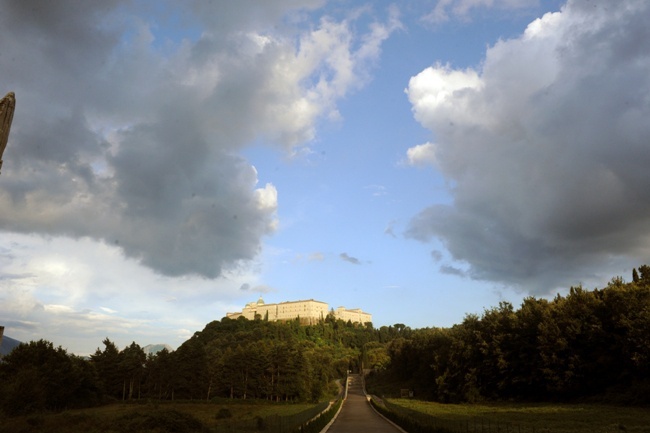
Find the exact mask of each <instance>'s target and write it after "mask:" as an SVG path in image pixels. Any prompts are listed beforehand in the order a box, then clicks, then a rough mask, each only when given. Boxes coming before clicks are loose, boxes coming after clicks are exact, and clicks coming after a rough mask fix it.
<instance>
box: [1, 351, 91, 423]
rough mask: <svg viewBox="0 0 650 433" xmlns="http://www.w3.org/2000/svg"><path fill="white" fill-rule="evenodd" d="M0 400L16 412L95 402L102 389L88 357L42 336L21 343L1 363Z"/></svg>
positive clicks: (3, 405) (7, 408)
mask: <svg viewBox="0 0 650 433" xmlns="http://www.w3.org/2000/svg"><path fill="white" fill-rule="evenodd" d="M0 383H1V384H2V389H1V392H0V400H1V401H2V408H3V410H4V411H5V412H7V413H9V414H12V415H17V414H24V413H29V412H33V411H39V410H62V409H64V408H66V407H79V406H84V405H87V404H88V402H89V401H90V402H96V401H98V400H99V399H100V398H101V392H100V391H99V388H98V387H97V386H96V382H95V378H94V375H93V372H92V368H90V367H89V364H88V363H87V361H84V360H82V359H81V358H77V357H72V356H69V355H68V354H67V352H66V351H65V350H64V349H63V348H61V347H60V346H59V347H57V348H55V347H54V345H53V344H52V343H51V342H49V341H45V340H39V341H31V342H29V343H21V344H20V345H19V346H18V347H16V348H15V349H14V350H13V351H12V352H11V353H10V354H9V355H7V356H6V357H4V358H3V362H2V364H0Z"/></svg>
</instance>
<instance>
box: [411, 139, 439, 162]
mask: <svg viewBox="0 0 650 433" xmlns="http://www.w3.org/2000/svg"><path fill="white" fill-rule="evenodd" d="M406 158H407V162H408V164H409V165H414V166H425V165H435V163H436V152H435V145H434V144H433V143H424V144H418V145H417V146H413V147H411V148H410V149H408V150H407V151H406Z"/></svg>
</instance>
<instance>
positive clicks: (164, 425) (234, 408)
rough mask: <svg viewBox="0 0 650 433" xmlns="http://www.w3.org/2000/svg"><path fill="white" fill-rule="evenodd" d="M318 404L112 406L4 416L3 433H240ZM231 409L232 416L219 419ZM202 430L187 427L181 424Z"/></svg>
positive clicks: (0, 427)
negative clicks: (243, 425) (259, 422)
mask: <svg viewBox="0 0 650 433" xmlns="http://www.w3.org/2000/svg"><path fill="white" fill-rule="evenodd" d="M314 406H315V405H314V404H307V403H304V404H283V403H267V402H250V403H245V402H241V401H235V402H230V401H228V400H225V401H223V402H210V403H194V402H184V403H168V402H166V403H148V404H146V403H145V404H111V405H107V406H102V407H96V408H90V409H79V410H69V411H65V412H61V413H45V414H36V415H29V416H22V417H15V418H3V417H0V433H23V432H24V433H28V432H29V433H39V432H43V433H45V432H47V433H118V432H119V433H123V432H125V431H128V432H129V433H137V432H147V433H149V432H152V433H153V432H156V433H162V432H165V431H177V432H179V433H182V432H195V431H196V432H200V431H205V432H216V431H219V432H220V431H230V432H238V431H240V430H237V429H234V427H232V426H233V425H237V424H239V425H241V423H246V422H247V421H249V424H250V425H251V426H254V427H255V426H256V421H257V418H258V417H261V418H266V417H269V416H290V415H295V414H298V413H300V412H302V411H305V410H308V409H311V408H313V407H314ZM224 409H227V410H228V411H229V412H230V414H231V415H232V416H231V417H228V418H224V417H221V418H220V417H218V416H217V414H218V413H219V411H220V410H224ZM193 424H196V425H197V426H200V427H194V428H187V429H186V427H184V426H182V427H181V425H187V426H191V425H193Z"/></svg>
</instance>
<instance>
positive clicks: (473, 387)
mask: <svg viewBox="0 0 650 433" xmlns="http://www.w3.org/2000/svg"><path fill="white" fill-rule="evenodd" d="M648 330H650V267H649V266H641V267H640V268H639V270H638V271H637V270H636V269H635V270H634V272H633V276H632V282H629V283H627V282H625V281H624V280H623V279H622V278H620V277H617V278H614V279H612V280H611V282H610V283H609V284H608V285H607V287H605V288H603V289H596V290H592V291H588V290H585V289H583V288H582V287H572V288H571V289H570V290H569V292H568V294H567V295H565V296H560V295H558V296H556V297H555V298H554V299H552V300H546V299H537V298H534V297H530V298H527V299H525V300H524V302H523V303H522V305H521V306H520V307H519V309H514V308H513V306H512V305H511V304H509V303H507V302H502V303H500V304H499V306H498V307H494V308H491V309H488V310H485V311H484V312H483V314H481V315H480V316H479V315H474V314H470V315H467V316H466V317H465V319H464V320H463V322H462V323H460V324H457V325H455V326H453V327H451V328H424V329H415V330H413V329H411V328H409V327H408V326H405V325H403V324H395V325H393V326H382V327H381V328H378V329H375V328H373V326H372V324H370V323H368V324H366V325H363V326H362V325H359V324H353V323H351V322H347V323H346V322H343V321H341V320H335V319H334V318H333V316H332V315H330V316H328V317H327V318H326V319H325V320H323V321H322V322H321V323H319V324H316V325H309V326H303V325H301V324H300V322H299V321H298V320H295V321H290V322H268V321H266V320H263V319H259V320H246V319H244V318H239V319H237V320H232V319H228V318H224V319H222V320H220V321H214V322H211V323H209V324H207V325H206V327H205V328H204V329H203V330H202V331H200V332H196V333H195V334H194V336H193V337H192V338H190V339H189V340H187V341H186V342H185V343H183V344H182V345H181V346H180V347H179V348H178V349H177V350H175V351H171V352H170V351H167V350H162V351H160V352H158V353H156V354H150V355H146V354H145V352H144V351H143V349H142V348H141V347H140V346H139V345H137V344H136V343H132V344H131V345H129V346H127V347H125V348H123V349H122V350H120V349H118V347H116V345H115V344H114V343H113V342H112V341H111V340H110V339H108V338H106V339H105V340H104V341H103V347H102V348H99V347H98V348H97V350H96V352H95V353H94V354H93V355H91V356H90V357H89V358H88V359H86V358H81V357H78V356H74V355H71V354H68V353H67V352H66V350H64V349H62V348H61V347H54V345H53V344H52V343H50V342H48V341H44V340H40V341H32V342H30V343H23V344H21V345H19V346H18V347H16V348H15V349H14V350H13V351H12V352H11V353H10V354H9V355H7V356H6V357H4V358H3V359H2V361H1V362H0V404H1V405H2V409H3V411H4V412H5V413H6V414H9V415H14V414H22V413H29V412H32V411H40V410H63V409H67V408H73V407H83V406H90V405H97V404H102V403H106V402H111V401H124V400H140V399H155V400H158V399H159V400H179V399H184V400H185V399H187V400H211V399H215V398H229V399H265V400H272V401H317V400H319V399H322V398H324V397H328V396H330V395H333V394H335V393H336V392H337V388H336V385H335V383H334V379H337V378H342V377H344V376H345V374H346V372H347V371H349V370H351V371H355V372H356V371H360V370H362V369H364V370H366V371H368V370H371V371H372V373H371V374H370V375H369V377H368V380H367V383H368V386H369V389H370V391H372V392H375V393H378V394H385V393H388V394H390V395H398V393H399V391H400V389H411V390H413V391H414V393H415V396H416V397H417V398H423V399H431V400H437V401H441V402H475V401H479V400H525V401H548V400H554V401H558V400H576V399H601V400H604V399H607V401H609V402H620V403H634V404H647V403H650V397H648V396H650V334H649V333H648Z"/></svg>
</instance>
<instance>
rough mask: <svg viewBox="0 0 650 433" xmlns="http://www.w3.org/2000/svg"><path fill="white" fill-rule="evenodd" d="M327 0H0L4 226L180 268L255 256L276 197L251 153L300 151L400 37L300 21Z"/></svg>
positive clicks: (214, 268) (209, 270)
mask: <svg viewBox="0 0 650 433" xmlns="http://www.w3.org/2000/svg"><path fill="white" fill-rule="evenodd" d="M321 3H322V2H320V1H315V0H304V1H299V0H287V1H278V2H262V1H251V2H228V1H219V2H207V1H194V2H191V4H189V5H179V4H178V3H177V2H155V3H153V2H152V3H146V2H145V3H142V2H132V1H127V0H125V1H106V2H79V1H72V0H70V1H61V2H43V1H36V0H24V1H20V2H14V1H9V0H0V10H2V13H1V14H0V32H1V35H0V70H1V71H2V82H1V83H0V86H7V87H6V89H3V88H0V93H2V94H4V93H6V92H7V91H10V90H11V91H14V92H15V93H16V97H17V101H18V102H17V108H16V113H15V115H14V122H13V125H12V131H11V132H12V134H11V137H10V142H11V145H10V146H9V147H8V149H7V152H5V155H4V156H5V158H4V159H5V166H4V167H3V173H2V179H1V182H0V207H1V208H2V209H3V212H2V213H1V214H0V229H2V230H5V231H15V232H23V233H35V234H43V235H55V236H57V235H66V236H70V237H75V238H81V237H89V238H91V239H94V240H98V241H103V242H106V243H108V244H111V245H115V246H118V247H119V248H121V250H122V251H123V252H124V253H125V254H126V255H127V256H129V257H132V258H135V259H136V260H138V261H140V262H141V263H143V264H145V265H146V266H149V267H151V268H152V269H154V270H156V271H157V272H160V273H163V274H166V275H172V276H176V275H184V274H199V275H202V276H206V277H216V276H219V275H220V274H221V273H222V271H223V270H224V269H225V268H228V267H236V266H238V265H239V264H241V263H243V262H246V261H247V260H250V259H252V258H253V257H255V256H256V254H257V253H258V252H259V250H260V248H261V239H262V237H263V236H264V235H266V234H269V233H272V232H273V231H274V230H275V226H276V224H277V221H276V208H277V191H276V189H275V187H274V186H273V185H271V184H267V185H257V172H256V169H255V167H253V166H252V165H251V164H250V163H249V162H247V161H246V160H245V159H244V158H242V157H241V156H240V151H241V150H242V148H243V147H244V146H246V145H248V144H250V143H251V142H253V141H255V140H262V141H264V142H265V143H269V144H273V145H275V146H276V147H279V148H280V149H282V150H284V151H286V152H288V153H294V152H298V151H299V150H300V148H301V147H303V146H305V145H306V143H308V142H309V140H311V139H312V138H313V137H314V134H315V124H316V122H317V120H318V119H319V118H321V117H326V116H330V115H334V114H336V105H335V104H336V101H337V99H338V98H341V97H343V96H344V95H345V94H346V92H347V91H348V90H349V89H350V88H353V87H354V86H355V85H358V84H359V82H358V81H359V80H358V78H357V77H358V76H363V73H362V72H363V69H364V67H365V65H366V64H370V63H372V61H373V60H374V59H375V58H376V56H377V55H378V53H379V46H380V44H381V42H382V41H383V40H384V39H385V38H386V37H388V35H389V34H390V32H391V31H392V30H390V29H386V31H384V26H382V25H380V24H377V25H376V26H375V27H372V30H371V31H370V33H369V34H368V35H362V37H361V38H356V37H355V35H353V33H352V31H351V30H350V27H349V25H348V23H347V22H346V21H342V22H336V21H334V20H322V21H321V22H320V24H319V26H318V27H316V28H313V27H309V28H308V29H307V30H305V29H303V28H301V27H300V16H301V13H303V12H305V11H312V10H313V9H314V8H316V7H318V6H319V5H320V4H321ZM170 14H171V15H173V16H174V17H178V20H177V21H174V20H171V19H170V18H169V17H170ZM285 18H286V19H285ZM280 23H282V24H280ZM303 24H304V23H303ZM168 25H173V26H176V27H174V28H169V27H165V26H168ZM391 25H397V24H395V23H393V24H391Z"/></svg>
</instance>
